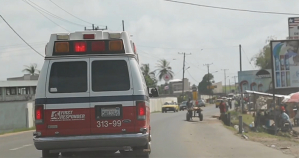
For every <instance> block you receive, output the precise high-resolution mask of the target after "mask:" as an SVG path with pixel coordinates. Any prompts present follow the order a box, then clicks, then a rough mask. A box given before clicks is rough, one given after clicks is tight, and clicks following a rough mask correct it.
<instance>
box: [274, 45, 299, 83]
mask: <svg viewBox="0 0 299 158" xmlns="http://www.w3.org/2000/svg"><path fill="white" fill-rule="evenodd" d="M271 52H272V53H271V56H272V58H273V65H272V67H273V68H274V81H275V88H277V89H279V88H295V87H296V88H297V87H299V56H298V53H299V40H281V41H271Z"/></svg>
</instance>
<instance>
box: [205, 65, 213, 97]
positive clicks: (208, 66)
mask: <svg viewBox="0 0 299 158" xmlns="http://www.w3.org/2000/svg"><path fill="white" fill-rule="evenodd" d="M212 64H213V63H211V64H203V66H207V68H208V86H209V87H210V85H209V84H210V65H212ZM209 89H210V88H209ZM209 99H210V94H209Z"/></svg>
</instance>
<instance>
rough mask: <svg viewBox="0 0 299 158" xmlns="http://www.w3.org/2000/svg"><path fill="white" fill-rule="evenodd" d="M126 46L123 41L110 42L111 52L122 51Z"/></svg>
mask: <svg viewBox="0 0 299 158" xmlns="http://www.w3.org/2000/svg"><path fill="white" fill-rule="evenodd" d="M122 50H124V45H123V41H122V40H114V41H109V51H122Z"/></svg>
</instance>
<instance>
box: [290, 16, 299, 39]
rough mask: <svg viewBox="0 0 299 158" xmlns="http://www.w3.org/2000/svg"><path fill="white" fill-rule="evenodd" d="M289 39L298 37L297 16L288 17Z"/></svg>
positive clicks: (298, 24)
mask: <svg viewBox="0 0 299 158" xmlns="http://www.w3.org/2000/svg"><path fill="white" fill-rule="evenodd" d="M288 25H289V39H299V17H291V18H288Z"/></svg>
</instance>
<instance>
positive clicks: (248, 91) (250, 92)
mask: <svg viewBox="0 0 299 158" xmlns="http://www.w3.org/2000/svg"><path fill="white" fill-rule="evenodd" d="M245 93H248V94H259V95H266V96H270V97H271V96H273V94H270V93H262V92H257V91H250V90H246V91H245ZM275 96H276V97H281V98H284V97H286V96H287V95H280V94H275Z"/></svg>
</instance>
